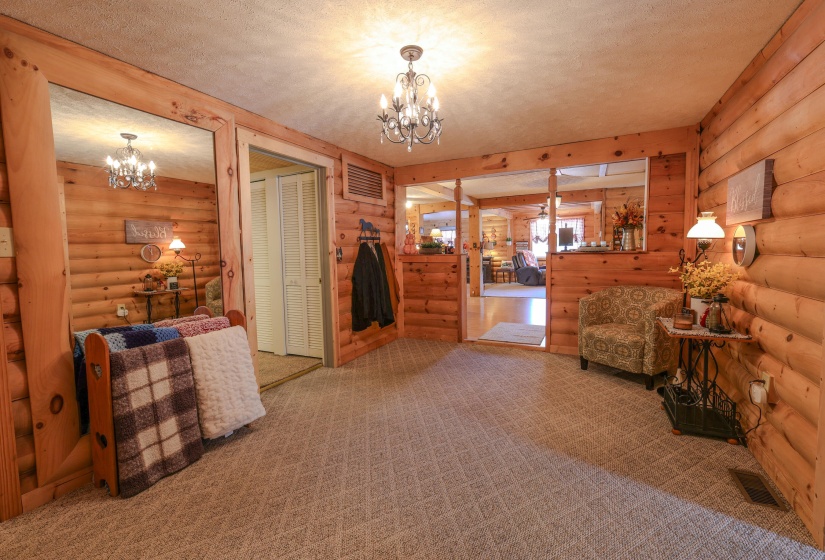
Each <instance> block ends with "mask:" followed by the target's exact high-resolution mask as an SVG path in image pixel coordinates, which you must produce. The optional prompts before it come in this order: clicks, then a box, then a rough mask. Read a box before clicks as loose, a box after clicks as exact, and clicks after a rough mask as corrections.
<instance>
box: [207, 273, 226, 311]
mask: <svg viewBox="0 0 825 560" xmlns="http://www.w3.org/2000/svg"><path fill="white" fill-rule="evenodd" d="M206 307H208V308H209V310H210V311H212V316H213V317H223V293H222V286H221V277H220V276H218V277H217V278H213V279H212V280H210V281H209V282H207V283H206Z"/></svg>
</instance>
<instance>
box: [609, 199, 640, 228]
mask: <svg viewBox="0 0 825 560" xmlns="http://www.w3.org/2000/svg"><path fill="white" fill-rule="evenodd" d="M644 221H645V212H644V209H643V208H642V205H641V204H639V203H638V202H636V201H632V202H631V201H627V202H626V203H624V204H622V205H621V206H620V207H619V208H616V211H615V212H613V226H614V227H617V228H625V227H634V228H635V227H641V225H642V224H643V223H644Z"/></svg>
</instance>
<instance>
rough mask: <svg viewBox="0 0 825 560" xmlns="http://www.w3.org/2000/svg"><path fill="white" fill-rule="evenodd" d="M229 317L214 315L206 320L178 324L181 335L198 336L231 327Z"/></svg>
mask: <svg viewBox="0 0 825 560" xmlns="http://www.w3.org/2000/svg"><path fill="white" fill-rule="evenodd" d="M229 326H230V325H229V319H227V318H226V317H214V318H212V319H207V320H205V321H195V322H193V323H183V324H181V325H177V326H176V327H175V328H176V329H178V332H179V333H180V335H181V336H182V337H184V338H188V337H190V336H198V335H199V334H206V333H209V332H213V331H219V330H221V329H228V328H229Z"/></svg>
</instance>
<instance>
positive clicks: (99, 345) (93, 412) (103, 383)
mask: <svg viewBox="0 0 825 560" xmlns="http://www.w3.org/2000/svg"><path fill="white" fill-rule="evenodd" d="M194 314H195V315H208V316H209V317H212V312H211V311H210V310H209V308H208V307H204V306H201V307H198V308H197V309H196V310H195V313H194ZM225 317H226V318H227V319H229V324H230V326H233V327H235V326H241V327H243V328H244V330H245V329H246V317H245V316H244V314H243V313H242V312H240V311H236V310H231V311H227V312H226V314H225ZM109 356H110V351H109V343H108V342H107V341H106V339H105V338H103V336H102V335H100V334H98V333H93V334H90V335H89V336H88V337H87V338H86V380H87V384H88V388H89V433H91V434H92V473H93V475H94V484H95V488H101V487H103V485H104V484H107V485H108V486H109V494H110V495H111V496H117V495H118V494H119V493H120V488H119V482H118V477H117V446H116V445H115V422H114V413H113V411H112V378H111V363H110V361H109Z"/></svg>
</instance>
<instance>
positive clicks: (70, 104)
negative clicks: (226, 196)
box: [49, 84, 215, 184]
mask: <svg viewBox="0 0 825 560" xmlns="http://www.w3.org/2000/svg"><path fill="white" fill-rule="evenodd" d="M49 96H50V99H51V107H52V128H53V129H54V149H55V156H56V157H57V159H58V161H67V162H71V163H82V164H84V165H98V166H100V167H101V168H103V167H105V166H106V156H107V155H109V156H112V157H113V158H114V157H115V152H116V151H117V150H118V149H119V148H123V147H125V146H126V140H124V139H123V138H121V137H120V133H121V132H129V133H132V134H136V135H137V139H136V140H132V147H133V148H137V149H138V150H140V152H141V154H142V155H143V160H144V162H145V163H147V164H148V163H149V162H150V161H154V162H155V165H157V170H156V173H157V174H158V175H159V176H161V177H174V178H176V179H185V180H187V181H199V182H202V183H210V184H214V183H215V163H214V157H215V156H214V154H215V148H214V144H213V141H212V133H211V132H209V131H208V130H203V129H201V128H197V127H194V126H187V125H185V124H181V123H179V122H176V121H171V120H168V119H163V118H161V117H157V116H155V115H150V114H148V113H144V112H142V111H136V110H135V109H130V108H129V107H124V106H123V105H118V104H117V103H111V102H109V101H104V100H102V99H98V98H97V97H92V96H91V95H86V94H85V93H80V92H77V91H74V90H71V89H66V88H63V87H60V86H56V85H54V84H50V85H49Z"/></svg>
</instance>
